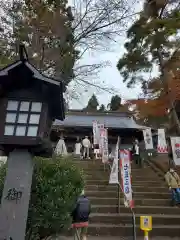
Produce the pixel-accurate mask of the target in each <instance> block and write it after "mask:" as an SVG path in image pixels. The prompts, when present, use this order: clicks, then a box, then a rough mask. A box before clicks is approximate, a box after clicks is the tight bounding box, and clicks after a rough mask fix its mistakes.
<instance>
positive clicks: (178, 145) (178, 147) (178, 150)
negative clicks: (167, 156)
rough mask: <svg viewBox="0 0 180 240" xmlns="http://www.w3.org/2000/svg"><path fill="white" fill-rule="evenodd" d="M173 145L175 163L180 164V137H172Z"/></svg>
mask: <svg viewBox="0 0 180 240" xmlns="http://www.w3.org/2000/svg"><path fill="white" fill-rule="evenodd" d="M171 147H172V154H173V160H174V163H175V165H177V166H180V137H171Z"/></svg>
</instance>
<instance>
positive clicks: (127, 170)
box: [120, 149, 133, 208]
mask: <svg viewBox="0 0 180 240" xmlns="http://www.w3.org/2000/svg"><path fill="white" fill-rule="evenodd" d="M120 169H121V186H122V190H123V192H124V195H125V197H124V205H125V207H131V208H132V207H133V199H132V186H131V162H130V152H129V150H126V149H124V150H120Z"/></svg>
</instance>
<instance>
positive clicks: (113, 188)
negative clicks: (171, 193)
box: [85, 184, 168, 193]
mask: <svg viewBox="0 0 180 240" xmlns="http://www.w3.org/2000/svg"><path fill="white" fill-rule="evenodd" d="M117 189H118V186H117V185H112V184H111V185H87V186H86V187H85V190H88V191H117ZM133 191H135V192H138V191H139V192H143V191H146V192H159V193H160V192H165V193H167V192H168V188H167V187H166V186H160V187H159V186H158V187H156V186H145V187H144V186H138V185H133Z"/></svg>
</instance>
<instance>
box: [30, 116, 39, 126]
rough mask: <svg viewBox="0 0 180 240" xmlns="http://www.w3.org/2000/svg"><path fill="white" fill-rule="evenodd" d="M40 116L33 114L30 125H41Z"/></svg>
mask: <svg viewBox="0 0 180 240" xmlns="http://www.w3.org/2000/svg"><path fill="white" fill-rule="evenodd" d="M39 119H40V114H31V115H30V119H29V123H30V124H39Z"/></svg>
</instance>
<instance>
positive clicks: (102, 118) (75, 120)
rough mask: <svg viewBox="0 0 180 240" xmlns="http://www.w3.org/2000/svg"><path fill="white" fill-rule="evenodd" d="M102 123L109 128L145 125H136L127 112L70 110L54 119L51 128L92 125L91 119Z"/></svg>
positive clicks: (128, 127)
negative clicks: (62, 119)
mask: <svg viewBox="0 0 180 240" xmlns="http://www.w3.org/2000/svg"><path fill="white" fill-rule="evenodd" d="M95 120H96V121H98V122H99V123H102V124H104V125H105V127H107V128H111V129H137V130H143V129H145V128H147V127H145V126H141V125H138V124H137V123H136V122H135V120H134V118H133V117H132V115H131V114H130V113H127V112H83V111H78V110H70V111H68V112H67V113H66V117H65V120H64V121H62V122H60V121H58V120H55V122H54V124H53V128H54V129H55V128H59V127H62V128H63V127H64V128H65V127H92V124H93V121H95Z"/></svg>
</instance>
